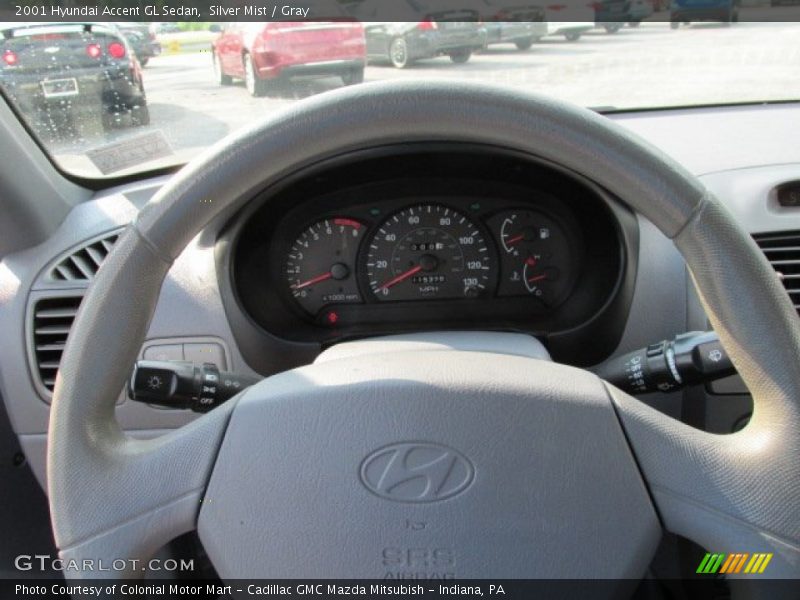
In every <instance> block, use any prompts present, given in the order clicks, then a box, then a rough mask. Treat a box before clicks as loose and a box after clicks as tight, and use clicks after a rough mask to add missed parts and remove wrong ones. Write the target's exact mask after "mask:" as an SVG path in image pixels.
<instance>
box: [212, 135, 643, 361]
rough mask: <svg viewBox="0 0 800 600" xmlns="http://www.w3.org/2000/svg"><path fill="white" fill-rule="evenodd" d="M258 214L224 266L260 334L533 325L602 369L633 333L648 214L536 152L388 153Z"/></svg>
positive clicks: (287, 194)
mask: <svg viewBox="0 0 800 600" xmlns="http://www.w3.org/2000/svg"><path fill="white" fill-rule="evenodd" d="M267 199H269V203H267V202H266V200H267ZM251 204H252V206H253V208H252V209H251V210H249V211H247V210H246V211H245V212H244V213H243V214H241V215H239V216H237V217H236V218H235V219H234V222H233V223H232V224H231V226H230V233H228V234H226V235H227V237H228V239H229V241H230V244H229V247H230V249H231V251H230V252H229V253H228V254H227V255H224V256H222V257H220V260H221V261H222V262H223V263H225V264H227V265H228V268H229V271H230V274H231V277H230V278H229V279H230V288H229V292H230V293H229V294H228V295H227V297H228V310H229V314H230V313H231V312H236V311H241V312H242V313H243V314H244V315H246V316H247V317H248V321H250V322H251V323H254V324H255V326H256V329H258V331H257V332H252V334H253V336H256V337H257V336H259V335H262V336H263V335H270V336H272V337H273V339H280V340H286V341H288V342H295V343H311V344H319V345H322V346H324V345H329V344H332V343H335V342H338V341H341V340H343V339H349V338H354V337H359V336H364V335H376V334H382V333H393V332H402V331H416V330H420V329H425V328H436V329H460V330H463V329H480V330H486V329H493V330H508V331H524V332H529V333H533V334H535V335H538V336H540V337H543V338H546V339H550V340H551V341H552V343H551V346H553V348H551V352H552V351H553V350H554V349H555V352H556V354H558V351H559V347H560V344H559V343H558V341H556V340H558V339H561V338H566V339H565V341H564V342H563V343H562V344H561V345H563V346H566V345H569V346H570V347H571V348H572V349H573V350H572V353H571V355H570V356H569V357H565V358H569V360H570V361H571V362H576V363H578V364H590V363H591V362H596V361H597V360H599V359H601V358H602V355H603V353H605V354H608V353H609V352H610V351H611V350H613V347H614V346H615V345H616V343H617V342H618V340H619V336H620V335H621V328H620V327H618V324H619V321H617V322H616V324H617V328H616V329H615V327H614V326H613V325H612V319H611V318H610V317H611V316H613V314H614V310H613V309H614V308H617V309H620V308H621V307H622V305H624V304H626V303H628V302H629V300H630V297H629V294H627V295H626V293H625V291H626V286H625V283H626V275H627V274H629V273H630V272H631V269H630V268H629V266H630V263H631V260H635V252H631V249H632V248H633V247H635V244H636V225H635V218H634V217H633V215H632V214H631V213H630V212H629V211H628V210H627V209H625V208H623V206H622V204H621V203H619V202H618V201H616V200H615V199H614V198H612V197H611V196H609V195H608V194H607V193H606V192H605V191H603V190H602V189H599V188H598V187H596V186H594V185H593V184H591V183H590V182H588V181H584V180H582V179H581V178H580V177H578V176H577V175H575V174H572V173H567V172H565V171H564V170H562V169H559V168H557V167H555V166H554V165H549V164H546V163H544V162H542V161H540V160H538V159H536V158H534V157H530V156H522V155H520V154H517V153H510V152H508V151H501V150H499V149H489V148H479V147H474V146H468V145H452V144H450V145H430V144H426V145H422V144H411V145H403V146H393V147H384V148H380V149H377V150H375V151H374V152H370V153H366V154H365V153H359V155H358V156H349V157H342V158H340V159H338V160H336V161H334V162H333V163H332V164H326V165H317V166H315V167H314V168H313V169H312V170H309V171H306V172H304V173H300V174H298V175H297V176H296V178H295V179H294V180H292V181H287V182H285V184H284V185H283V186H281V188H280V189H275V190H265V191H264V192H263V193H262V194H261V195H260V196H259V197H258V198H257V199H256V200H255V201H254V202H252V203H251ZM267 207H268V208H267ZM276 207H277V208H276ZM632 257H634V258H632ZM591 323H594V326H591V325H590V324H591ZM589 338H592V341H593V343H592V344H581V343H576V341H578V340H588V339H589ZM575 348H583V349H584V351H583V352H575Z"/></svg>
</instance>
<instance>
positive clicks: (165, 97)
mask: <svg viewBox="0 0 800 600" xmlns="http://www.w3.org/2000/svg"><path fill="white" fill-rule="evenodd" d="M332 6H333V7H334V8H332V9H331V10H330V11H329V12H328V13H327V15H328V20H313V21H304V19H305V18H306V17H307V16H308V13H307V12H305V13H304V12H303V11H308V8H307V6H306V5H304V4H302V3H299V4H295V5H292V6H282V7H281V6H279V5H276V6H274V7H272V9H273V10H279V11H280V12H281V14H275V15H265V16H266V17H267V18H269V22H247V23H238V22H219V23H213V22H188V21H187V22H172V21H169V22H163V21H162V22H148V23H141V22H137V23H133V22H129V23H121V22H120V23H92V22H75V23H63V22H61V23H58V24H53V23H42V22H38V23H0V28H2V34H3V38H2V40H0V41H1V42H2V44H3V47H2V54H3V60H2V61H0V91H2V93H3V95H4V97H5V98H6V99H7V101H8V102H9V104H11V105H12V107H13V108H14V110H15V112H16V114H18V115H19V117H20V118H21V119H22V120H23V121H24V123H25V124H26V126H27V128H28V129H29V131H30V132H31V133H32V135H33V136H35V138H37V139H38V140H39V141H40V142H41V144H42V145H43V146H44V147H45V149H46V150H47V152H48V153H49V154H50V156H51V157H52V158H53V160H54V161H55V162H56V163H57V164H58V165H59V166H60V167H61V168H62V169H63V170H65V171H67V172H69V173H72V174H75V175H78V176H81V177H90V178H103V177H117V176H121V175H128V174H131V173H137V172H144V171H149V170H153V169H157V168H162V167H167V166H172V165H177V164H182V163H185V162H187V161H188V160H190V159H191V158H192V157H193V156H194V155H195V154H197V153H199V152H201V151H202V150H203V149H205V148H207V147H208V146H210V145H211V144H213V143H214V142H216V141H217V140H220V139H221V138H223V137H225V136H226V135H228V134H230V133H232V132H234V131H236V130H237V129H239V128H241V127H245V126H248V125H251V124H252V123H254V122H256V121H258V120H259V119H262V118H264V117H267V116H269V115H270V114H272V113H274V112H275V111H276V110H278V109H279V108H280V107H282V106H285V105H287V104H291V103H293V102H297V101H298V100H300V99H302V98H306V97H308V96H312V95H314V94H319V93H323V92H326V91H329V90H334V89H337V88H341V87H343V86H358V85H361V84H362V83H363V82H372V81H382V80H402V79H425V80H434V79H447V80H464V81H478V82H483V83H489V84H496V85H504V86H510V87H513V88H518V89H520V90H526V91H531V92H538V93H542V94H546V95H548V96H552V97H555V98H559V99H563V100H566V101H569V102H572V103H576V104H579V105H582V106H586V107H590V108H594V109H596V110H599V111H618V110H630V109H643V108H669V107H678V106H691V105H709V104H712V105H717V104H729V103H744V102H765V101H766V102H768V101H792V100H796V99H799V98H800V78H798V77H797V65H798V64H800V44H798V43H797V40H798V39H800V24H798V23H793V22H747V21H745V19H746V18H747V11H748V10H750V9H748V8H747V7H745V6H742V7H740V6H739V5H738V2H736V1H731V0H674V1H673V2H672V4H670V2H669V0H603V1H602V2H594V3H592V4H587V5H586V7H585V9H584V10H583V12H580V11H578V12H575V11H573V12H572V14H571V15H570V16H569V18H567V17H565V16H564V15H563V14H562V13H561V11H560V10H559V6H560V5H557V4H556V5H549V6H546V7H543V6H539V5H528V4H526V3H525V2H507V1H504V0H481V1H480V2H479V3H477V4H475V5H474V6H472V7H471V8H469V9H464V10H459V9H449V10H447V11H440V12H436V10H435V9H433V8H432V3H431V2H430V1H427V2H424V1H422V0H401V1H398V2H397V3H395V4H394V7H395V9H396V11H397V13H398V14H400V13H402V17H401V18H402V19H405V20H403V21H399V20H397V19H395V20H392V21H388V22H380V21H378V20H377V19H376V16H377V12H376V8H375V3H374V2H373V1H372V0H364V1H362V2H358V3H353V4H350V5H344V4H342V5H340V4H338V3H334V4H333V5H332ZM220 8H221V10H234V9H233V8H227V9H225V8H223V7H220ZM584 13H585V14H584ZM230 14H241V13H230ZM220 16H227V15H220ZM560 18H563V19H565V20H563V21H559V20H558V19H560ZM581 19H585V20H581ZM736 21H738V22H736Z"/></svg>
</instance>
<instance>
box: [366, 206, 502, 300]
mask: <svg viewBox="0 0 800 600" xmlns="http://www.w3.org/2000/svg"><path fill="white" fill-rule="evenodd" d="M491 261H492V259H491V254H490V252H489V247H488V245H487V243H486V241H485V240H484V237H483V235H482V234H481V231H480V230H479V229H478V227H477V226H476V225H475V224H474V223H472V222H471V221H470V220H469V219H468V218H467V217H465V216H464V215H462V214H461V213H459V212H457V211H455V210H453V209H451V208H448V207H446V206H442V205H439V204H422V205H418V206H414V207H409V208H406V209H404V210H401V211H400V212H397V213H395V214H394V215H392V216H390V217H389V218H388V219H386V221H384V222H383V223H381V225H380V226H379V227H378V229H377V232H376V233H375V235H374V237H373V238H372V240H371V242H370V244H369V248H368V253H367V276H368V278H369V287H370V289H371V290H372V292H373V293H374V294H375V297H376V298H377V299H378V300H423V299H442V298H464V297H467V298H472V297H477V296H480V295H482V294H483V293H485V292H486V291H487V288H488V285H489V282H490V280H491V275H492V264H491Z"/></svg>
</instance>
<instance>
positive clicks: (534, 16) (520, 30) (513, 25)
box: [481, 0, 547, 50]
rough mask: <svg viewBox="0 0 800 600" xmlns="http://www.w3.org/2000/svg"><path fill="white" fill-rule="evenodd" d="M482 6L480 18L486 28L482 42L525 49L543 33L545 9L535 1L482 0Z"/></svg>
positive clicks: (545, 25) (545, 30)
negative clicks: (484, 38) (484, 39)
mask: <svg viewBox="0 0 800 600" xmlns="http://www.w3.org/2000/svg"><path fill="white" fill-rule="evenodd" d="M483 3H484V5H485V6H486V8H485V9H484V10H483V11H482V14H481V20H482V21H483V26H484V28H485V29H486V45H487V46H488V45H491V44H508V43H510V44H514V45H516V47H517V48H518V49H520V50H528V49H529V48H530V47H531V46H532V45H533V44H535V43H536V42H538V41H539V40H540V39H541V38H543V37H544V36H546V35H547V23H546V22H545V9H544V7H542V6H539V5H535V4H520V3H519V0H517V2H514V0H511V1H509V0H483Z"/></svg>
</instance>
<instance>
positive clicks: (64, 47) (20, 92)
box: [0, 23, 150, 130]
mask: <svg viewBox="0 0 800 600" xmlns="http://www.w3.org/2000/svg"><path fill="white" fill-rule="evenodd" d="M0 33H2V55H3V60H2V61H0V85H2V87H3V89H4V90H5V92H6V93H7V94H8V95H9V96H10V97H11V98H12V99H13V100H14V101H15V103H16V104H17V106H18V107H19V108H20V110H21V111H22V112H23V113H25V114H26V115H30V116H31V118H32V121H33V122H34V123H39V124H41V125H44V126H45V127H53V126H54V123H55V126H59V125H61V124H63V123H64V120H65V119H66V120H67V121H69V122H73V123H74V121H75V120H76V119H83V120H89V119H91V120H95V119H97V116H98V115H100V119H101V123H102V127H103V128H104V129H106V130H108V129H111V128H113V127H115V126H117V125H123V124H126V121H128V120H129V121H130V123H131V124H132V125H146V124H148V123H149V122H150V114H149V111H148V108H147V100H146V97H145V92H144V85H143V83H142V71H141V66H140V64H139V62H138V60H137V59H136V55H135V54H134V52H133V51H132V49H131V47H130V45H129V44H128V42H127V40H126V39H125V37H124V36H123V35H121V34H120V33H119V31H118V30H117V29H116V28H115V27H114V26H109V25H104V24H102V23H53V24H38V23H37V24H31V23H28V24H12V23H7V24H6V25H5V27H4V28H2V29H0ZM37 117H38V118H37ZM128 117H129V119H128Z"/></svg>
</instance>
